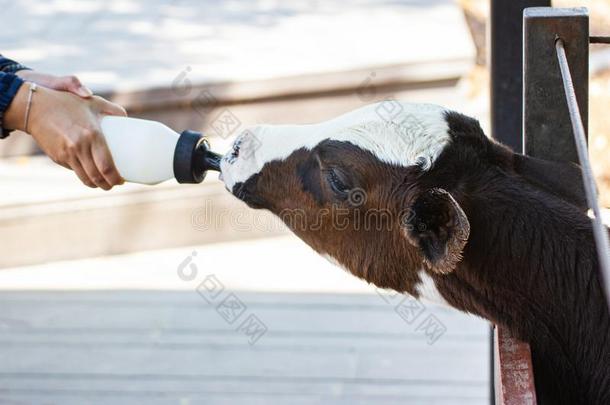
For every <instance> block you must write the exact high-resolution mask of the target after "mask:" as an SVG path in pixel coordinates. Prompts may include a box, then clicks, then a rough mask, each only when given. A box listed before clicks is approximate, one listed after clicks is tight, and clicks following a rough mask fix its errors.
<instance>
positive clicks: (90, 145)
mask: <svg viewBox="0 0 610 405" xmlns="http://www.w3.org/2000/svg"><path fill="white" fill-rule="evenodd" d="M29 86H31V84H27V83H26V84H24V85H23V86H21V88H20V89H19V91H18V93H17V95H16V96H15V98H14V99H13V102H12V103H11V105H10V106H9V108H8V110H7V111H6V112H5V116H4V121H5V124H6V126H7V127H8V128H13V129H19V130H22V131H24V132H27V133H29V134H31V135H32V137H33V138H34V139H35V140H36V142H37V143H38V146H39V147H40V148H41V149H42V150H43V151H44V152H45V153H46V154H47V155H48V156H49V157H50V158H51V159H52V160H53V161H54V162H56V163H58V164H60V165H62V166H64V167H66V168H69V169H72V170H74V172H75V173H76V175H77V176H78V178H79V179H80V180H81V181H82V182H83V183H84V184H85V185H87V186H89V187H100V188H102V189H104V190H110V189H111V188H112V187H113V186H115V185H119V184H123V182H124V180H123V179H122V178H121V176H120V174H119V172H118V170H117V169H116V167H115V165H114V162H113V160H112V156H111V155H110V151H109V150H108V146H107V145H106V141H105V139H104V136H103V134H102V132H101V129H100V124H99V121H100V119H101V118H102V117H103V116H104V115H119V116H126V115H127V114H126V112H125V109H123V107H121V106H119V105H117V104H114V103H111V102H109V101H107V100H104V99H103V98H101V97H99V96H91V97H88V98H82V97H79V96H75V95H74V94H72V93H68V92H65V91H56V90H52V89H48V88H45V87H38V90H37V91H36V92H35V93H34V95H33V97H32V104H31V109H30V117H29V121H28V124H27V128H25V123H24V117H25V109H26V107H27V98H28V93H29Z"/></svg>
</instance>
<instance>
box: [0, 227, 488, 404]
mask: <svg viewBox="0 0 610 405" xmlns="http://www.w3.org/2000/svg"><path fill="white" fill-rule="evenodd" d="M194 252H195V253H196V254H194ZM190 264H194V265H195V267H194V268H190V267H189V265H190ZM0 286H1V287H0V288H1V291H0V301H1V302H2V305H0V358H2V362H0V403H2V404H79V405H81V404H108V403H112V404H142V403H146V404H240V403H249V404H250V403H251V404H285V403H288V402H290V403H293V404H370V403H375V404H417V405H428V404H447V405H455V404H469V405H470V404H485V403H489V402H488V399H487V395H488V391H489V386H488V384H489V375H488V361H489V359H488V354H489V352H488V326H487V323H486V322H484V321H483V320H480V319H477V318H474V317H471V316H467V315H464V314H460V313H458V312H456V311H453V310H449V309H446V308H441V307H437V306H435V305H433V304H429V303H424V304H417V303H416V302H415V301H412V300H410V299H407V300H406V301H403V300H404V298H405V297H402V296H393V295H390V294H388V293H386V292H378V291H376V290H375V289H374V288H373V287H371V286H369V285H367V284H365V283H364V282H361V281H359V280H357V279H356V278H354V277H352V276H351V275H348V274H346V273H345V272H344V271H343V270H340V269H338V268H336V267H334V266H332V265H331V264H329V263H327V262H326V261H325V260H324V259H322V258H321V257H319V256H317V255H316V254H314V253H313V252H312V251H311V250H310V249H309V248H308V247H307V246H306V245H304V244H303V243H302V242H300V241H298V240H297V239H296V238H295V237H292V236H284V237H279V238H270V239H264V240H258V241H248V242H239V243H226V244H218V245H206V246H192V247H185V248H180V249H172V250H163V251H155V252H148V253H137V254H130V255H125V256H115V257H105V258H97V259H88V260H80V261H72V262H58V263H53V264H47V265H40V266H31V267H22V268H14V269H5V270H3V271H1V272H0Z"/></svg>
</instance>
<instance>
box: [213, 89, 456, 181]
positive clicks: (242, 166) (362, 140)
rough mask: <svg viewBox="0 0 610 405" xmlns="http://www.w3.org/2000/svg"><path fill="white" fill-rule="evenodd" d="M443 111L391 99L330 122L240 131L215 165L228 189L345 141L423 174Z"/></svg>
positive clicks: (434, 152)
mask: <svg viewBox="0 0 610 405" xmlns="http://www.w3.org/2000/svg"><path fill="white" fill-rule="evenodd" d="M445 111H446V110H445V109H444V108H442V107H440V106H436V105H432V104H410V103H402V102H398V101H394V100H387V101H382V102H379V103H375V104H370V105H367V106H365V107H362V108H359V109H357V110H354V111H351V112H349V113H347V114H344V115H341V116H339V117H337V118H334V119H332V120H329V121H326V122H322V123H319V124H310V125H261V126H256V127H253V128H249V129H247V130H245V131H244V132H243V133H242V134H241V135H240V136H239V137H238V138H237V139H236V141H235V145H239V154H238V156H237V157H235V154H234V153H233V152H234V151H230V152H229V153H228V154H227V155H226V156H225V157H224V158H223V160H222V162H221V171H222V176H223V181H224V183H225V185H226V186H227V188H228V189H229V190H232V189H233V186H234V185H235V184H236V183H239V182H244V181H246V180H247V179H248V178H250V177H251V176H252V175H254V174H256V173H258V172H259V171H260V170H261V169H262V168H263V166H264V165H265V163H267V162H270V161H273V160H283V159H286V158H287V157H289V156H290V155H291V154H292V153H293V152H294V151H296V150H298V149H301V148H306V149H309V150H311V149H312V148H314V147H315V146H316V145H318V144H319V143H320V142H322V141H324V140H326V139H330V140H337V141H348V142H350V143H352V144H354V145H356V146H358V147H360V148H362V149H364V150H367V151H370V152H371V153H373V154H374V155H375V156H376V157H377V158H378V159H379V160H381V161H382V162H385V163H390V164H395V165H401V166H413V165H416V164H418V165H421V166H422V167H423V168H424V169H429V168H430V167H431V166H432V165H433V164H434V161H435V160H436V158H437V157H438V155H439V154H440V153H441V152H442V150H443V148H444V147H445V146H446V145H447V144H448V142H449V140H450V136H449V133H448V129H449V128H448V125H447V122H446V120H445V117H444V113H445Z"/></svg>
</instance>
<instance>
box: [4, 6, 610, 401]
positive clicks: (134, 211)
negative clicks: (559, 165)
mask: <svg viewBox="0 0 610 405" xmlns="http://www.w3.org/2000/svg"><path fill="white" fill-rule="evenodd" d="M576 5H578V6H587V7H589V8H590V12H591V31H592V34H596V33H597V34H608V33H609V32H610V21H609V20H608V16H610V2H609V1H602V0H597V1H595V0H591V1H586V0H581V1H577V2H567V1H564V0H561V1H556V2H555V6H576ZM0 8H1V9H2V13H1V15H0V26H1V27H2V28H3V30H2V32H3V33H2V35H1V36H0V53H2V54H3V55H5V56H7V57H9V58H11V59H15V60H17V61H19V62H21V63H23V64H25V65H27V66H29V67H31V68H33V69H36V70H39V71H42V72H47V73H54V74H58V75H66V74H76V75H78V76H79V77H80V78H81V80H82V81H83V82H84V83H85V84H87V85H88V86H89V87H91V88H92V89H93V90H94V91H95V92H96V93H98V94H101V95H103V96H105V97H107V98H109V99H111V100H112V101H115V102H117V103H120V104H122V105H124V106H125V107H126V108H127V110H128V112H129V114H130V115H131V116H134V117H142V118H148V119H154V120H158V121H162V122H164V123H165V124H167V125H168V126H170V127H172V128H174V129H175V130H176V131H179V132H180V131H182V130H184V129H193V130H198V131H202V132H204V133H205V134H206V135H208V136H209V138H210V141H211V143H212V146H213V149H214V150H216V151H217V152H224V151H225V150H226V149H227V148H228V144H229V142H230V141H231V140H232V138H233V136H234V135H236V134H237V133H239V132H240V130H241V129H243V128H244V127H246V126H248V125H252V124H258V123H307V122H317V121H320V120H324V119H327V118H331V117H334V116H336V115H338V114H341V113H343V112H346V111H349V110H352V109H354V108H357V107H360V106H362V105H365V104H368V103H372V102H375V101H380V100H384V99H388V98H395V99H400V100H405V101H410V102H430V103H436V104H442V105H444V106H447V107H449V108H454V109H456V110H459V111H461V112H464V113H466V114H470V115H472V116H475V117H477V118H479V119H480V120H481V122H482V124H483V126H484V128H486V129H487V128H488V127H489V124H488V122H489V97H488V88H489V80H488V72H487V67H486V62H487V58H486V55H487V49H486V44H485V38H486V34H485V33H486V22H487V16H488V12H489V7H488V1H486V0H461V1H453V0H353V1H349V2H345V1H343V2H341V1H338V0H326V1H305V0H303V1H300V0H291V1H283V2H280V1H276V0H249V1H242V0H240V1H238V0H233V1H222V0H205V1H195V0H151V1H143V0H105V1H101V0H78V1H76V0H22V1H19V2H16V1H12V0H11V1H3V0H0ZM591 51H592V54H591V83H590V110H591V116H590V148H591V153H592V155H593V159H594V161H593V163H594V170H595V171H596V174H597V176H598V181H599V185H600V188H601V192H602V199H603V203H604V204H605V206H608V205H610V163H609V162H608V159H607V156H608V155H609V153H610V139H609V136H610V135H609V133H608V130H607V128H608V115H607V114H604V112H605V111H607V110H608V107H609V106H610V56H609V53H608V52H609V49H608V48H603V47H602V46H592V48H591ZM0 156H1V158H0V178H1V179H2V181H1V182H0V235H1V238H2V249H1V250H2V255H0V357H1V358H2V362H1V364H0V403H2V404H4V403H8V404H30V403H32V404H89V403H92V404H106V403H112V404H123V403H125V404H140V403H146V404H166V403H167V404H183V405H184V404H199V403H205V404H216V403H218V404H233V403H245V402H247V403H253V404H258V403H260V404H283V403H287V402H290V403H293V404H310V403H316V404H320V403H329V404H358V403H362V404H365V403H367V404H368V403H383V404H394V403H396V404H398V403H401V404H462V403H463V404H483V403H489V399H488V398H489V340H488V325H487V323H486V322H484V321H482V320H479V319H476V318H474V317H470V316H467V315H464V314H460V313H457V312H456V311H452V310H449V309H446V308H441V307H437V306H435V305H433V304H428V303H424V304H420V303H417V302H415V301H413V300H411V299H409V298H408V297H403V296H397V295H393V294H391V293H389V292H383V291H378V290H376V289H375V288H374V287H372V286H369V285H367V284H366V283H363V282H361V281H359V280H357V279H355V278H354V277H352V276H350V275H349V274H347V273H346V272H344V271H343V270H341V269H338V268H336V267H335V266H333V265H332V264H330V263H327V262H326V261H325V260H324V259H322V258H320V257H318V256H317V255H316V254H315V253H314V252H313V251H311V249H309V248H308V247H307V246H306V245H304V244H303V243H302V242H300V241H299V240H298V239H297V238H296V237H294V236H292V235H290V234H289V233H288V232H287V231H286V229H285V228H284V227H283V226H282V225H281V224H280V223H278V221H276V220H275V219H274V218H272V217H271V216H269V215H268V214H266V213H263V212H258V211H251V210H248V209H247V208H246V207H245V206H244V205H243V204H242V203H240V202H238V201H236V200H235V199H233V198H232V197H231V196H230V195H229V194H228V193H226V191H224V189H223V187H222V185H221V183H220V182H219V181H218V180H217V178H216V177H217V176H216V174H211V175H210V176H209V178H207V179H206V180H205V181H204V183H203V184H201V185H196V186H185V185H178V184H176V183H175V182H167V183H164V184H162V185H158V186H154V187H150V186H137V185H125V186H122V187H119V188H117V189H115V190H112V191H111V192H103V191H100V190H91V189H88V188H86V187H84V186H82V185H81V184H80V183H79V182H78V180H77V178H76V176H74V175H73V174H72V173H71V172H68V171H66V170H65V169H63V168H60V167H57V166H55V165H54V164H52V163H51V162H50V161H49V160H48V159H47V158H46V157H44V156H41V155H40V154H39V153H38V151H37V148H36V145H35V144H34V143H32V141H31V139H30V138H29V137H28V136H27V135H25V134H19V133H14V134H13V135H12V136H11V137H10V138H9V139H7V140H3V141H2V142H0Z"/></svg>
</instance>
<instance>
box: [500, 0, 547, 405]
mask: <svg viewBox="0 0 610 405" xmlns="http://www.w3.org/2000/svg"><path fill="white" fill-rule="evenodd" d="M550 5H551V0H509V1H506V0H491V5H490V6H491V7H490V9H491V10H490V11H491V14H490V30H489V34H490V35H489V37H490V41H489V42H490V51H489V66H490V76H491V88H490V98H491V109H490V111H491V135H492V137H493V138H494V139H496V140H498V141H500V142H502V143H503V144H505V145H507V146H509V147H511V148H512V149H513V150H515V151H517V152H521V151H522V149H523V141H522V133H523V132H522V131H523V124H522V122H523V121H522V111H523V41H522V38H523V10H524V9H525V8H526V7H544V6H550ZM494 358H495V349H494V329H493V326H490V329H489V359H490V361H489V381H490V384H489V387H490V388H489V402H490V403H491V404H492V405H493V404H495V402H496V392H495V361H496V360H495V359H494Z"/></svg>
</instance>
